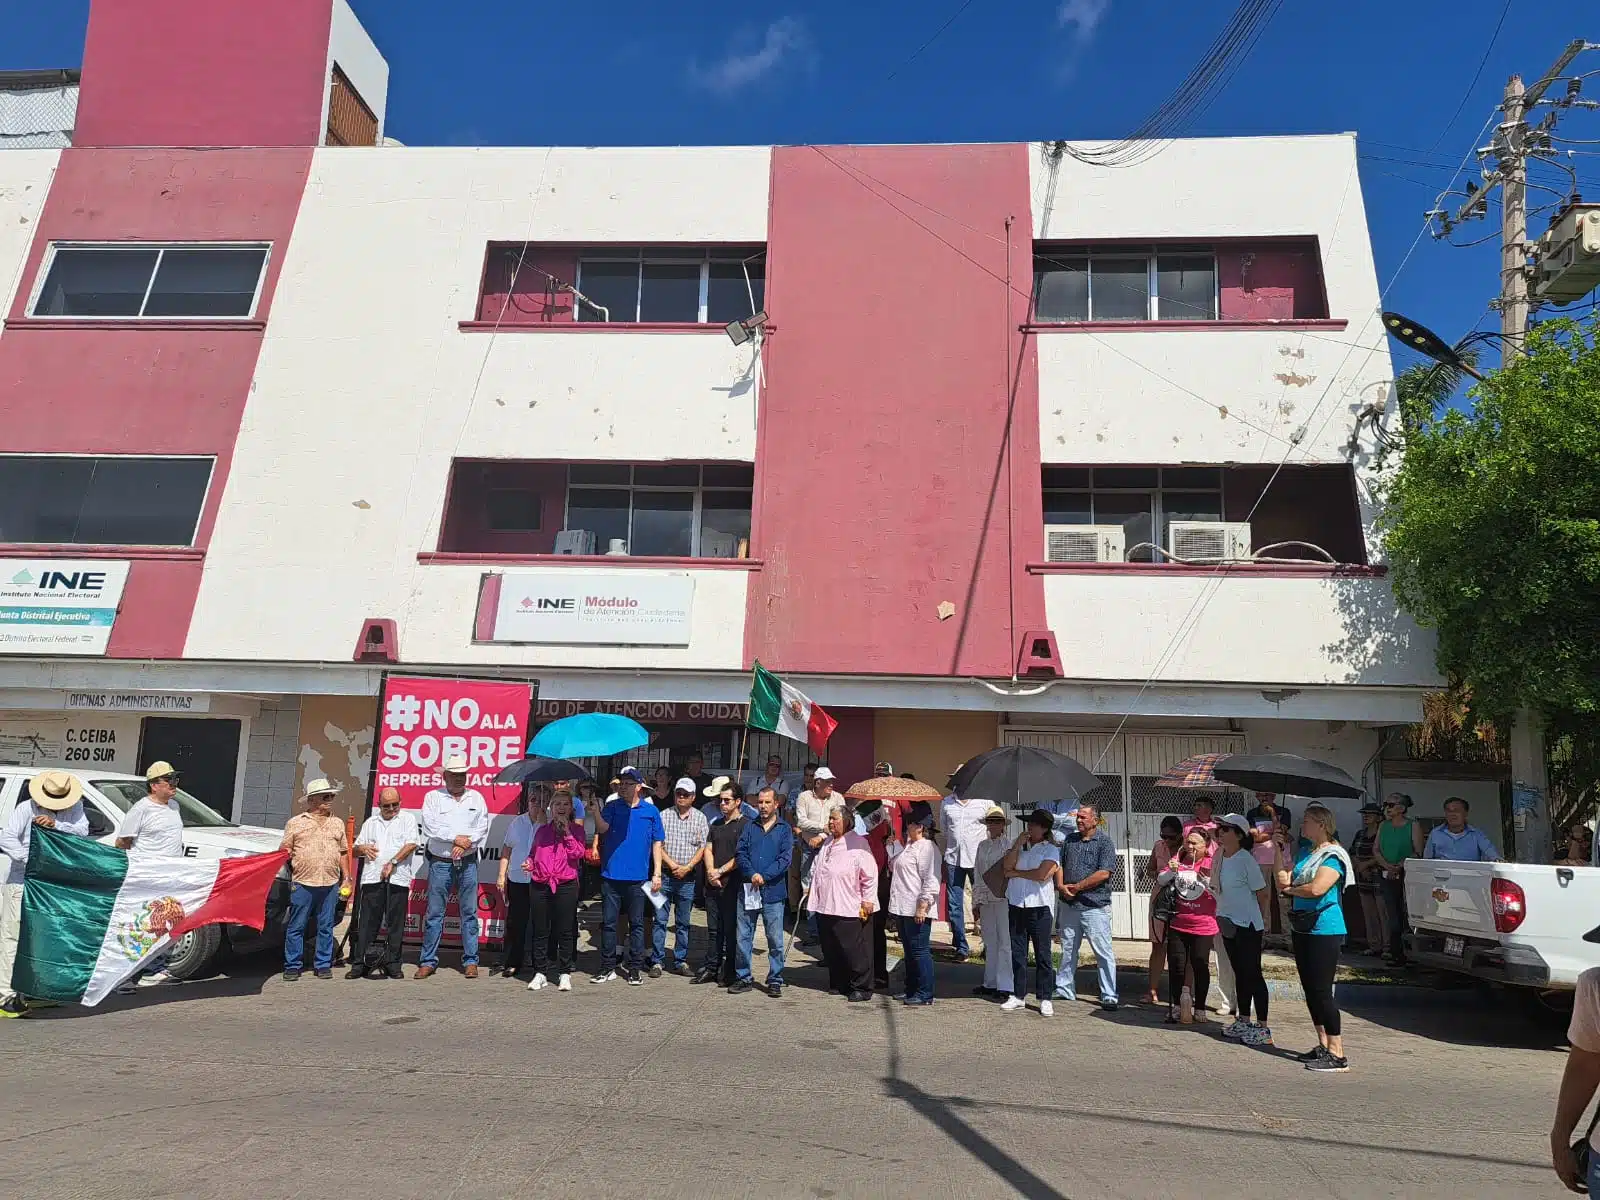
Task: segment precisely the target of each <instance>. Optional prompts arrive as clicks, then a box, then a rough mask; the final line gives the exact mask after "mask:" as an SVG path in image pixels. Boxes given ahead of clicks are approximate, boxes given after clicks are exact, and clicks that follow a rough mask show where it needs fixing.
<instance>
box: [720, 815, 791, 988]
mask: <svg viewBox="0 0 1600 1200" xmlns="http://www.w3.org/2000/svg"><path fill="white" fill-rule="evenodd" d="M778 803H779V802H778V793H777V792H775V791H773V790H772V789H771V788H762V789H761V791H760V792H758V793H757V794H756V813H757V814H758V816H757V819H756V820H755V821H754V822H746V823H745V827H744V830H743V832H741V833H740V834H739V844H738V847H737V848H736V851H735V855H736V857H737V859H738V862H739V874H740V875H742V876H743V877H744V878H745V879H746V880H747V881H748V882H747V883H746V885H745V886H746V888H747V889H755V891H756V893H757V894H756V895H754V896H742V897H741V898H740V903H739V954H738V959H737V961H736V963H735V971H734V980H733V983H732V984H730V985H729V987H728V991H729V992H730V993H734V994H738V993H741V992H748V991H749V990H750V989H751V988H753V987H755V980H754V978H753V977H752V975H751V971H750V958H751V954H752V953H753V951H754V949H755V941H756V916H757V915H758V914H759V915H760V917H761V923H762V925H763V926H765V928H766V931H767V983H766V992H767V995H769V996H771V997H772V998H773V999H774V1000H776V999H778V998H779V997H781V996H782V995H783V959H784V955H783V917H784V907H785V904H786V902H787V901H788V899H789V862H790V860H791V859H792V858H793V857H794V830H792V829H790V828H789V825H788V823H787V822H785V821H782V820H780V819H779V817H778ZM752 900H757V901H759V903H758V905H757V907H755V908H752V907H751V902H752Z"/></svg>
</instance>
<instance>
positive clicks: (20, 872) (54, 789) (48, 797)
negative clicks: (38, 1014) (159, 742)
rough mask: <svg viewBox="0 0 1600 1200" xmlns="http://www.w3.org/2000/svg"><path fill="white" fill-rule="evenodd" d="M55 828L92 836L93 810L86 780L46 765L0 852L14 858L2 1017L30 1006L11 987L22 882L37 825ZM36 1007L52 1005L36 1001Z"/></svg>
mask: <svg viewBox="0 0 1600 1200" xmlns="http://www.w3.org/2000/svg"><path fill="white" fill-rule="evenodd" d="M35 826H38V827H41V828H44V829H54V830H57V831H59V832H61V833H71V834H75V835H76V836H78V837H88V836H89V815H88V814H87V813H85V812H84V811H83V782H82V781H81V780H80V779H79V778H78V777H77V776H76V775H73V774H71V773H70V772H67V771H41V772H39V774H37V775H35V776H34V777H33V778H32V779H30V780H29V781H28V795H27V797H26V798H23V797H21V796H18V797H17V806H16V807H15V808H13V809H12V810H11V816H10V817H8V818H7V819H6V823H5V828H4V829H0V854H4V855H5V856H6V857H7V858H8V859H10V860H11V864H10V867H9V868H8V869H7V871H6V873H5V882H4V883H3V884H0V1017H20V1016H24V1015H25V1014H26V1013H27V1011H28V1005H27V1004H26V1003H25V1002H24V1001H23V998H22V997H21V996H19V995H17V993H16V992H14V991H12V990H11V969H12V967H13V966H14V965H15V963H16V959H17V939H18V938H19V937H20V936H21V934H22V885H23V881H24V880H25V879H26V878H27V872H28V844H29V842H30V841H31V840H32V835H33V830H34V827H35ZM34 1007H36V1008H38V1007H46V1002H45V1001H35V1002H34Z"/></svg>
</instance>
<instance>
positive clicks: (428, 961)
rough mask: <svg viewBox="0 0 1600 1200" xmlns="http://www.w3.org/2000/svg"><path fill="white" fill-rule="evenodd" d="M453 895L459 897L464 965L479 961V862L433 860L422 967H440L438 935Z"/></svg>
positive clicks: (462, 963) (472, 860) (457, 900)
mask: <svg viewBox="0 0 1600 1200" xmlns="http://www.w3.org/2000/svg"><path fill="white" fill-rule="evenodd" d="M451 892H454V893H455V894H456V910H457V911H458V912H459V913H460V914H461V965H462V966H467V965H469V964H472V963H476V962H477V961H478V860H477V859H475V858H471V859H469V858H463V859H461V861H459V862H435V861H434V860H433V859H431V858H430V859H429V860H428V915H427V917H426V918H425V919H424V920H423V922H422V954H421V955H420V956H419V957H418V959H417V963H418V965H419V966H424V967H437V966H438V965H439V935H440V934H442V933H443V932H444V906H445V903H446V902H447V901H448V900H449V898H450V893H451Z"/></svg>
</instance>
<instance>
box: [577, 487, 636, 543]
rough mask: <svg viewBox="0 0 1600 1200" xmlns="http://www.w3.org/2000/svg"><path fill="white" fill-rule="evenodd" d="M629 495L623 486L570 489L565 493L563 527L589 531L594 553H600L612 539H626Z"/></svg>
mask: <svg viewBox="0 0 1600 1200" xmlns="http://www.w3.org/2000/svg"><path fill="white" fill-rule="evenodd" d="M629 494H630V493H629V492H628V490H627V489H626V488H573V489H572V490H571V491H569V492H568V493H567V524H566V528H568V529H587V530H589V531H590V532H591V533H593V534H594V541H595V552H596V553H598V554H604V553H605V552H606V551H607V550H608V549H609V548H610V546H611V540H612V539H613V538H621V539H622V540H623V541H624V542H625V541H627V540H628V498H629Z"/></svg>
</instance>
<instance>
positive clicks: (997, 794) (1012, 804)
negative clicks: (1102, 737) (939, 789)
mask: <svg viewBox="0 0 1600 1200" xmlns="http://www.w3.org/2000/svg"><path fill="white" fill-rule="evenodd" d="M1100 785H1101V780H1100V779H1099V778H1098V777H1097V776H1096V775H1095V774H1094V772H1092V771H1091V770H1089V768H1088V767H1086V766H1084V765H1083V764H1082V763H1080V762H1079V761H1078V760H1077V759H1075V758H1068V757H1067V756H1066V755H1065V754H1057V753H1055V751H1053V750H1041V749H1039V748H1038V747H1037V746H999V747H997V748H996V749H993V750H985V751H984V752H983V753H982V754H980V755H978V756H977V757H976V758H973V759H969V760H968V761H967V762H965V763H963V764H962V766H961V769H960V770H959V771H957V772H956V773H955V775H954V776H952V777H951V780H950V790H951V791H953V792H954V793H955V794H956V795H958V796H970V797H975V798H981V799H984V800H991V801H993V802H994V803H996V804H1003V805H1006V806H1007V807H1009V808H1011V809H1013V810H1017V809H1029V808H1032V807H1033V806H1034V805H1036V804H1043V803H1046V802H1048V801H1051V800H1064V799H1066V798H1067V797H1069V796H1071V797H1073V798H1075V799H1081V798H1082V797H1084V796H1086V795H1088V794H1089V793H1090V792H1092V791H1094V790H1095V788H1097V787H1099V786H1100Z"/></svg>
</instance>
